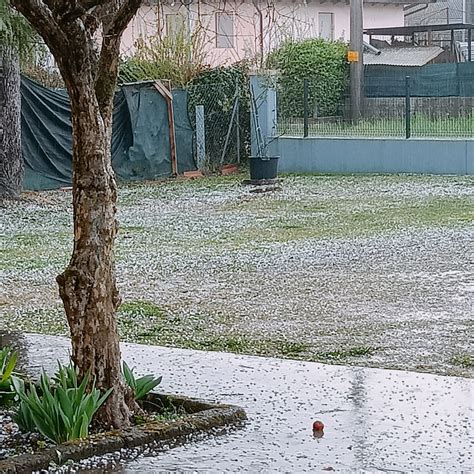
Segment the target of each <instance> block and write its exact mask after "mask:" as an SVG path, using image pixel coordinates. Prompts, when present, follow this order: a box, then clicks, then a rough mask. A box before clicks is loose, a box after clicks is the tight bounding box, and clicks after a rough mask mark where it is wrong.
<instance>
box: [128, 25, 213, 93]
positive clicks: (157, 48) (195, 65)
mask: <svg viewBox="0 0 474 474" xmlns="http://www.w3.org/2000/svg"><path fill="white" fill-rule="evenodd" d="M205 40H206V36H205V30H204V29H203V28H199V27H198V28H196V29H194V30H193V31H192V32H191V33H190V34H188V31H187V30H186V28H184V27H183V28H180V29H178V31H175V32H174V33H173V34H170V35H163V34H161V33H160V32H159V33H157V34H156V35H154V36H149V37H147V39H146V40H145V39H143V38H139V39H138V40H137V42H136V44H135V47H136V53H135V54H134V55H133V56H132V57H131V58H129V59H126V60H125V61H123V62H122V64H121V65H120V70H119V82H135V81H145V80H155V79H166V80H170V81H171V84H172V85H173V86H174V87H183V86H185V85H186V84H188V83H189V82H190V81H191V80H192V79H194V78H195V77H196V76H198V75H199V74H200V73H201V72H202V71H203V70H204V69H206V67H207V66H206V65H205V58H206V55H205Z"/></svg>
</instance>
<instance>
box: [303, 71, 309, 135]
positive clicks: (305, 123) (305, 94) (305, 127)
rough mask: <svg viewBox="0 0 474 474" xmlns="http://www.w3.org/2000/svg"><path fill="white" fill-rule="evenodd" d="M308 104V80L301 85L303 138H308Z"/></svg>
mask: <svg viewBox="0 0 474 474" xmlns="http://www.w3.org/2000/svg"><path fill="white" fill-rule="evenodd" d="M308 108H309V104H308V79H305V80H304V83H303V110H304V117H303V137H304V138H306V137H307V136H308V116H309V110H308Z"/></svg>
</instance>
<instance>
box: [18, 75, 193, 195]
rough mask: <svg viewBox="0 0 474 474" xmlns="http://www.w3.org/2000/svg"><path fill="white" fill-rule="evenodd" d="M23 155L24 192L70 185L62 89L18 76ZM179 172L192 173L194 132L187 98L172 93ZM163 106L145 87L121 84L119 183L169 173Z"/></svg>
mask: <svg viewBox="0 0 474 474" xmlns="http://www.w3.org/2000/svg"><path fill="white" fill-rule="evenodd" d="M21 94H22V111H21V113H22V151H23V157H24V160H25V180H24V189H29V190H42V189H54V188H59V187H61V186H69V185H70V184H71V176H72V134H71V114H70V107H69V98H68V96H67V93H66V92H65V91H64V90H53V89H47V88H45V87H42V86H41V85H39V84H38V83H36V82H34V81H31V80H29V79H27V78H22V84H21ZM173 99H174V100H173V102H174V104H173V108H174V115H175V130H176V144H177V157H178V169H179V172H180V173H182V172H184V171H188V170H193V169H195V163H194V159H193V130H192V127H191V124H190V122H189V118H188V113H187V94H186V92H185V91H182V90H176V91H173ZM170 155H171V154H170V143H169V127H168V114H167V108H166V102H165V100H164V98H163V97H162V96H161V95H160V94H159V92H158V91H157V90H156V89H155V88H154V87H153V85H152V84H150V83H143V84H134V85H124V86H122V87H120V88H119V89H118V91H117V93H116V95H115V99H114V115H113V133H112V166H113V168H114V170H115V172H116V174H117V177H118V178H119V180H123V181H130V180H145V179H156V178H159V177H165V176H170V175H171V158H170Z"/></svg>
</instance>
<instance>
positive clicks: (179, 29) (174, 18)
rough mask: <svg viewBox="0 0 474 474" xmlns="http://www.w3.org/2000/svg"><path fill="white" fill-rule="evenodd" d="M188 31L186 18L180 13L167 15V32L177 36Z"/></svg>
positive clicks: (169, 34)
mask: <svg viewBox="0 0 474 474" xmlns="http://www.w3.org/2000/svg"><path fill="white" fill-rule="evenodd" d="M187 32H188V25H187V22H186V18H184V16H183V15H180V14H179V13H170V14H167V15H166V34H167V35H168V36H174V37H177V36H178V35H182V34H183V33H185V34H186V33H187Z"/></svg>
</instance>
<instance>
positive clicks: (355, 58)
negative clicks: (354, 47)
mask: <svg viewBox="0 0 474 474" xmlns="http://www.w3.org/2000/svg"><path fill="white" fill-rule="evenodd" d="M347 60H348V61H349V62H350V63H358V62H359V52H358V51H348V52H347Z"/></svg>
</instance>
